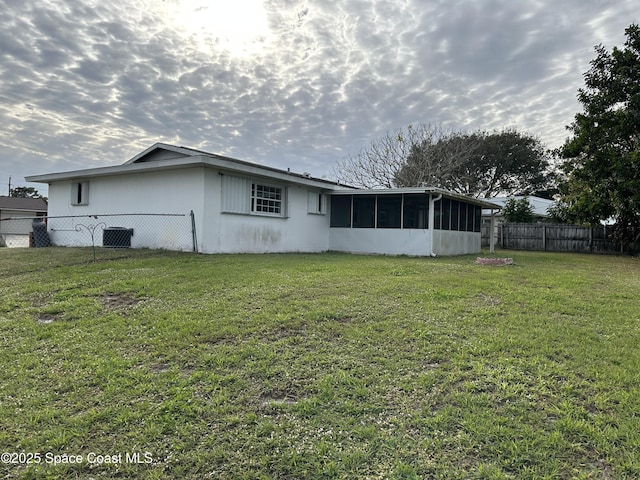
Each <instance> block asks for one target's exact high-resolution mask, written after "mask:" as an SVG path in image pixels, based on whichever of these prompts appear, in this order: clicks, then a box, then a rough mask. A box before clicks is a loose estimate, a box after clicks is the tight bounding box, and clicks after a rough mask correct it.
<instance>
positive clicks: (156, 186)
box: [49, 167, 329, 253]
mask: <svg viewBox="0 0 640 480" xmlns="http://www.w3.org/2000/svg"><path fill="white" fill-rule="evenodd" d="M222 178H223V175H222V174H221V173H220V172H219V171H217V170H216V169H212V168H204V167H198V168H189V169H180V170H164V171H155V172H145V173H140V174H130V175H118V176H109V177H93V178H90V179H89V180H88V182H89V186H88V190H89V201H88V205H72V204H71V190H72V184H73V182H72V181H64V182H54V183H52V184H51V185H50V187H49V215H50V216H51V217H56V216H70V215H105V214H127V213H128V214H131V213H143V214H144V213H178V214H187V213H189V212H190V211H191V210H193V212H194V214H195V221H196V232H197V240H198V251H200V252H202V253H241V252H247V253H269V252H323V251H326V250H328V248H329V215H328V214H322V215H318V214H313V213H308V194H309V191H314V190H313V189H310V188H308V187H305V186H301V185H295V184H290V185H287V184H284V183H282V184H279V183H278V182H274V181H272V180H264V179H262V180H258V179H252V178H250V177H247V178H248V180H249V181H256V182H259V183H265V184H273V185H279V186H282V187H283V188H285V189H286V192H287V195H286V203H287V207H286V211H287V216H286V217H285V218H279V217H273V216H266V215H258V214H237V213H221V212H222V206H223V196H222V195H223V192H222ZM82 181H86V180H82ZM318 192H319V191H318ZM101 221H104V222H106V223H107V227H125V228H133V229H134V233H133V237H132V238H131V246H132V247H133V248H136V247H147V248H170V249H178V250H189V249H190V247H191V246H190V244H189V245H186V247H185V246H183V244H184V239H185V238H188V239H190V232H191V230H190V223H189V222H190V219H189V217H185V218H184V219H182V218H181V219H180V220H178V221H172V220H167V219H166V217H157V218H155V217H149V216H142V217H136V216H132V217H127V216H118V217H104V216H103V217H99V218H98V219H95V220H94V219H89V218H85V219H59V220H58V219H55V218H51V219H50V220H49V233H50V236H51V240H52V242H53V243H55V244H57V245H66V246H90V245H91V238H90V235H89V234H88V233H87V232H86V230H84V229H83V230H82V231H81V232H78V233H77V234H76V233H75V232H74V231H73V228H74V227H75V225H77V224H81V223H84V224H89V223H93V224H95V223H97V222H101ZM177 224H178V226H176V225H177ZM183 226H184V228H183ZM177 228H179V229H180V231H176V229H177ZM52 229H53V230H52ZM63 229H64V230H65V231H62V230H63ZM185 229H188V231H185ZM101 232H102V231H101V230H97V231H96V245H101V242H102V233H101ZM98 237H99V238H98ZM178 239H180V240H178Z"/></svg>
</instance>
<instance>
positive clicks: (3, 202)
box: [0, 196, 47, 212]
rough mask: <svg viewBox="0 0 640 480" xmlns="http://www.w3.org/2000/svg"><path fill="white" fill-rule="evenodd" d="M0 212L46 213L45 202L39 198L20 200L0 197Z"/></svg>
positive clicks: (18, 198)
mask: <svg viewBox="0 0 640 480" xmlns="http://www.w3.org/2000/svg"><path fill="white" fill-rule="evenodd" d="M0 210H15V211H24V212H46V211H47V202H45V201H44V200H42V199H41V198H22V197H4V196H0Z"/></svg>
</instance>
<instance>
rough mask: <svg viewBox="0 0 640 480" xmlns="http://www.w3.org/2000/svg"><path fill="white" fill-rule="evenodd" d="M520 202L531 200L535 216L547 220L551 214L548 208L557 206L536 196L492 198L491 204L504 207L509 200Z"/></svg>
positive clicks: (530, 203) (551, 201)
mask: <svg viewBox="0 0 640 480" xmlns="http://www.w3.org/2000/svg"><path fill="white" fill-rule="evenodd" d="M512 198H513V199H515V200H520V199H522V198H528V199H529V205H531V207H532V208H533V215H534V216H536V217H539V218H547V217H548V216H549V213H548V212H547V210H548V208H549V207H551V206H553V205H555V202H554V201H553V200H547V199H546V198H540V197H535V196H525V195H515V196H513V197H495V198H490V199H488V200H490V201H491V202H493V203H495V204H498V205H500V206H501V207H504V206H505V204H506V203H507V201H508V200H510V199H512Z"/></svg>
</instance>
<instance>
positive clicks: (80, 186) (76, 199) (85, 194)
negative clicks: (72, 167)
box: [71, 182, 89, 205]
mask: <svg viewBox="0 0 640 480" xmlns="http://www.w3.org/2000/svg"><path fill="white" fill-rule="evenodd" d="M71 205H89V182H73V183H72V184H71Z"/></svg>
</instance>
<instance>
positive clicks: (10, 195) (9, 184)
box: [9, 177, 11, 196]
mask: <svg viewBox="0 0 640 480" xmlns="http://www.w3.org/2000/svg"><path fill="white" fill-rule="evenodd" d="M9 196H11V177H9Z"/></svg>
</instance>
